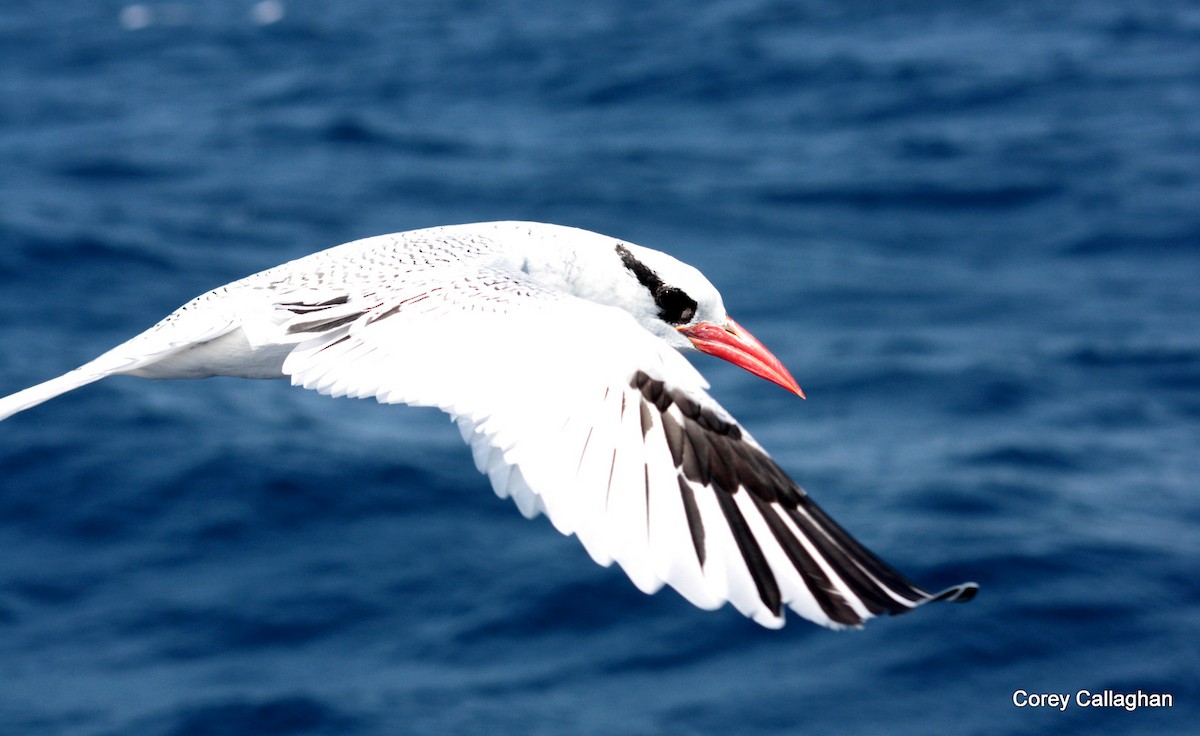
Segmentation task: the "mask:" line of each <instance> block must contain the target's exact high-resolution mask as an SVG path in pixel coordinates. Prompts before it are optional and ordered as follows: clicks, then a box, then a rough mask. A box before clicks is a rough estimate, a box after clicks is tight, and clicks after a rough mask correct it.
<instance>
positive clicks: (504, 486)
mask: <svg viewBox="0 0 1200 736" xmlns="http://www.w3.org/2000/svg"><path fill="white" fill-rule="evenodd" d="M693 350H699V351H701V352H704V353H708V354H710V355H715V356H717V357H719V358H723V359H725V360H727V361H729V362H731V363H733V364H735V365H738V366H741V367H742V368H745V369H746V370H748V371H750V372H751V373H754V374H756V375H758V376H761V377H763V378H765V379H767V380H769V381H773V382H774V383H777V384H779V385H780V386H782V387H783V388H785V389H787V390H788V391H791V392H792V393H795V394H797V395H800V396H803V395H804V394H803V393H802V392H801V390H800V387H799V386H798V385H797V384H796V381H795V379H793V378H792V376H791V374H789V373H788V371H787V369H786V368H784V367H783V365H782V364H781V363H780V362H779V360H778V359H777V358H776V357H775V356H774V355H772V354H771V352H770V351H768V350H767V349H766V348H765V347H763V345H762V344H761V343H760V342H758V341H757V340H756V339H755V338H754V337H753V336H751V334H750V333H749V332H747V331H746V329H745V328H743V327H742V326H741V325H739V324H738V323H736V322H734V321H733V320H732V319H731V318H730V317H729V315H728V314H726V312H725V306H724V304H723V303H722V300H721V295H720V294H719V293H718V292H717V290H716V288H715V287H714V286H713V285H712V284H711V283H709V281H708V279H706V278H705V277H704V276H703V275H702V274H701V273H700V272H699V271H697V270H696V269H695V268H692V267H691V266H688V265H687V264H684V263H681V262H680V261H678V260H676V259H675V258H672V257H671V256H669V255H667V254H665V253H662V252H659V251H656V250H651V249H649V248H644V247H641V246H638V245H634V244H632V243H627V242H623V241H621V240H618V239H616V238H612V237H608V236H605V235H600V234H598V233H593V232H589V231H586V230H580V229H576V228H571V227H565V226H561V225H549V224H542V223H531V222H492V223H476V224H469V225H452V226H446V227H435V228H428V229H423V230H413V231H409V232H403V233H396V234H392V235H381V236H377V237H372V238H366V239H363V240H358V241H354V242H351V243H346V244H344V245H340V246H337V247H335V248H330V249H329V250H325V251H321V252H319V253H315V254H313V255H310V256H307V257H305V258H300V259H298V260H295V261H291V262H289V263H285V264H283V265H280V266H276V267H275V268H271V269H268V270H266V271H262V272H261V273H257V274H254V275H252V276H249V277H247V278H244V279H241V280H240V281H234V282H233V283H230V284H227V285H226V286H222V287H220V288H218V289H214V290H213V291H210V292H208V293H207V294H204V295H202V296H200V297H197V298H196V299H193V300H192V301H190V302H188V303H187V304H185V305H184V306H182V307H180V308H179V309H178V310H176V311H175V312H173V313H171V314H170V315H168V316H167V317H166V318H165V319H163V320H162V321H161V322H159V323H158V324H156V325H155V326H153V327H151V328H150V329H149V330H147V331H145V332H143V333H142V334H140V335H138V336H136V337H134V338H133V339H131V340H129V341H127V342H125V343H122V344H121V345H118V346H117V347H115V348H113V349H112V350H110V351H108V352H107V353H104V354H103V355H101V356H100V357H98V358H96V359H95V360H93V361H91V362H89V363H86V364H84V365H82V366H80V367H79V368H76V369H75V370H73V371H70V372H69V373H66V374H64V375H62V376H59V377H58V378H54V379H51V380H49V381H46V382H45V383H41V384H38V385H36V386H33V387H31V388H28V389H25V390H24V391H20V392H17V393H15V394H12V395H10V396H7V397H4V398H0V420H3V419H6V418H8V417H9V416H11V415H13V414H16V413H17V412H20V411H24V410H25V409H28V408H30V407H32V406H35V405H37V404H40V403H42V402H43V401H46V400H48V399H51V398H53V397H55V396H58V395H60V394H62V393H65V392H67V391H70V390H72V389H76V388H79V387H80V386H84V385H86V384H89V383H91V382H93V381H97V380H99V379H101V378H105V377H106V376H113V375H129V376H138V377H142V378H203V377H208V376H238V377H246V378H289V379H290V380H291V382H292V383H293V384H294V385H297V386H303V387H304V388H308V389H313V390H315V391H319V392H321V393H323V394H328V395H330V396H351V397H358V398H366V397H374V398H376V399H377V400H379V401H380V402H382V403H387V404H411V405H416V406H433V407H437V408H439V409H441V410H443V411H445V412H446V413H448V414H449V415H450V416H451V418H452V419H453V421H455V422H456V423H457V425H458V428H459V430H460V431H461V433H462V436H463V439H464V440H465V441H466V442H467V444H468V445H470V447H471V451H472V453H473V455H474V459H475V465H476V466H477V467H478V468H479V470H480V472H482V473H485V474H486V475H487V476H488V478H489V479H490V480H491V483H492V487H493V488H494V489H495V491H496V493H497V494H498V495H499V496H500V497H502V498H504V497H507V498H511V499H513V501H514V502H515V503H516V505H517V508H518V509H519V510H520V511H521V513H522V514H524V515H525V516H526V517H529V518H532V517H534V516H536V515H538V514H539V513H541V514H545V515H546V516H547V517H548V518H549V520H550V522H551V523H552V524H553V525H554V526H555V528H557V529H558V530H559V531H560V532H562V533H563V534H567V535H571V534H574V535H575V536H577V537H578V538H579V541H580V542H582V543H583V546H584V547H585V548H586V550H587V552H588V554H590V555H591V557H592V559H594V560H595V561H596V562H598V563H599V564H601V565H606V566H607V565H611V564H612V563H613V562H617V563H618V564H619V565H620V566H621V567H622V568H623V569H624V571H625V572H626V573H627V574H628V575H629V578H630V579H631V580H632V581H633V583H634V585H636V586H637V587H638V588H639V589H641V590H642V591H645V592H646V593H653V592H655V591H657V590H658V589H659V588H661V587H662V586H663V584H664V583H665V584H667V585H670V586H671V587H673V588H675V589H676V590H677V591H679V593H680V594H681V595H683V597H684V598H686V599H687V600H688V601H690V602H692V603H693V604H695V605H697V606H699V607H701V608H704V609H715V608H718V607H720V606H721V605H723V604H725V603H726V602H728V603H731V604H732V605H733V606H734V607H735V608H736V609H737V610H738V611H740V612H741V613H743V614H744V615H746V616H749V617H750V618H751V619H753V620H754V621H756V622H757V623H759V624H761V625H763V626H767V627H771V628H777V627H780V626H782V625H783V623H784V610H785V609H786V608H790V609H792V610H793V611H794V612H795V613H797V614H799V615H800V616H802V617H804V618H807V619H809V620H811V621H814V622H816V623H818V624H821V625H824V626H828V627H831V628H839V629H840V628H848V627H858V626H861V625H862V624H863V623H864V622H865V621H866V620H868V619H870V618H873V617H875V616H878V615H881V614H884V613H887V614H899V613H904V612H906V611H910V610H912V609H914V608H916V607H918V606H920V605H922V604H924V603H928V602H930V601H938V600H952V601H966V600H970V599H971V598H972V597H973V596H974V594H975V592H976V589H977V586H976V585H975V584H974V583H963V584H960V585H956V586H953V587H951V588H947V589H946V590H943V591H941V592H938V593H931V592H928V591H926V590H923V589H922V588H920V587H918V586H916V585H914V584H913V583H912V582H910V581H909V580H908V579H907V578H905V577H904V576H903V575H901V574H900V573H899V572H897V571H896V570H895V569H893V568H892V567H891V566H889V565H888V564H887V563H885V562H883V561H882V560H881V559H880V558H879V557H877V556H876V555H875V554H873V553H872V552H870V551H869V550H868V549H867V548H866V547H864V546H863V545H862V544H860V543H859V542H858V541H856V540H855V539H854V538H853V537H851V536H850V535H849V534H848V533H847V532H846V531H845V530H843V529H842V527H841V526H839V525H838V524H837V523H836V522H834V521H833V520H832V519H831V518H829V516H827V515H826V514H825V513H824V512H823V511H822V510H821V509H820V508H819V507H818V506H817V505H816V504H815V503H814V502H813V501H812V499H811V498H809V496H808V494H807V493H806V492H805V491H804V490H803V489H802V488H801V487H800V486H799V485H798V484H797V483H796V482H795V481H793V480H792V479H791V478H789V477H788V475H787V474H786V473H785V472H784V471H783V470H782V469H781V468H780V467H779V465H777V464H776V463H775V462H774V461H773V460H772V459H771V458H770V456H769V455H767V453H766V451H765V450H763V448H762V447H761V446H760V445H759V444H758V443H757V442H755V441H754V439H753V438H752V437H751V436H750V433H749V432H747V431H746V430H745V429H743V428H742V426H741V425H739V424H738V422H737V421H736V420H735V419H734V418H733V417H732V416H730V414H729V413H728V412H726V411H725V409H724V408H722V407H721V405H720V404H718V403H717V402H716V401H715V400H714V399H713V398H712V397H710V396H709V395H708V393H707V391H706V389H707V388H708V384H707V382H706V381H705V380H704V379H703V378H702V377H701V376H700V374H699V373H698V372H697V371H696V369H695V368H694V367H693V366H692V364H691V363H689V362H688V361H687V359H685V358H684V357H683V355H682V354H681V351H693Z"/></svg>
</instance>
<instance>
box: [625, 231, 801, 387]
mask: <svg viewBox="0 0 1200 736" xmlns="http://www.w3.org/2000/svg"><path fill="white" fill-rule="evenodd" d="M613 250H614V252H615V255H616V257H617V258H618V259H619V261H620V264H621V266H622V267H623V269H624V272H625V273H624V275H623V277H622V282H623V283H622V287H623V288H622V289H621V292H622V293H623V294H625V295H627V297H626V299H625V302H626V303H624V304H622V305H621V306H623V307H625V308H626V310H627V311H629V312H630V313H631V314H632V315H633V316H634V318H636V319H637V320H638V321H639V322H640V323H641V324H642V326H643V327H645V328H646V329H647V330H649V331H650V332H652V333H654V334H655V335H657V336H659V337H661V338H662V339H663V340H665V341H666V342H667V343H669V344H670V345H672V346H673V347H675V348H677V349H679V350H699V351H701V352H703V353H708V354H709V355H715V356H716V357H718V358H722V359H724V360H727V361H729V362H730V363H733V364H734V365H737V366H740V367H742V368H745V369H746V370H748V371H750V372H751V373H753V374H755V375H757V376H761V377H762V378H765V379H767V380H768V381H772V382H773V383H777V384H779V385H780V386H782V387H783V388H785V389H787V390H788V391H791V392H792V393H794V394H797V395H798V396H800V397H801V398H804V392H803V391H801V390H800V386H799V385H798V384H797V383H796V379H794V378H792V374H791V373H788V370H787V368H784V367H783V364H782V363H780V362H779V359H778V358H776V357H775V356H774V355H773V354H772V353H771V351H769V350H767V349H766V348H765V347H764V346H763V344H762V343H760V342H759V341H758V340H756V339H755V338H754V336H753V335H751V334H750V333H749V332H748V331H747V330H746V329H745V328H744V327H742V326H741V325H739V324H738V323H737V322H734V321H733V319H732V318H731V317H730V316H729V315H728V314H727V313H726V312H725V304H724V302H723V301H722V300H721V294H720V293H719V292H718V291H717V289H716V287H715V286H713V285H712V283H710V282H709V280H708V279H707V278H705V277H704V274H702V273H700V272H699V271H698V270H696V269H695V268H693V267H691V266H689V265H687V264H686V263H683V262H681V261H679V260H676V259H675V258H672V257H671V256H669V255H667V254H666V253H662V252H660V251H656V250H652V249H650V248H644V247H642V246H638V245H634V244H632V243H616V244H615V246H614V247H613Z"/></svg>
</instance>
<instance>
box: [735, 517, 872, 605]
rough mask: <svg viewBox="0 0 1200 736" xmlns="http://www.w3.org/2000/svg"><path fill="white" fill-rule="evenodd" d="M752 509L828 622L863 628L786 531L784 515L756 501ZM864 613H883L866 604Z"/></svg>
mask: <svg viewBox="0 0 1200 736" xmlns="http://www.w3.org/2000/svg"><path fill="white" fill-rule="evenodd" d="M754 505H755V506H756V507H757V508H758V511H759V513H761V514H762V516H763V519H765V520H766V522H767V528H769V529H770V530H771V534H772V535H774V537H775V541H777V542H779V546H780V547H781V548H782V549H783V553H784V554H785V555H787V558H788V561H789V562H791V563H792V567H794V568H796V572H797V573H799V574H800V579H801V580H803V581H804V587H806V588H807V589H808V592H809V593H810V594H811V595H812V597H813V600H815V601H816V602H817V605H818V606H819V607H820V608H821V611H822V612H823V613H824V614H825V615H826V616H828V617H829V620H831V621H834V622H836V623H839V624H844V625H846V626H858V625H860V624H862V622H863V619H862V617H860V616H859V615H858V613H856V612H855V611H854V609H853V608H851V607H850V604H849V603H847V602H846V599H845V598H844V597H843V596H842V594H841V593H839V592H838V591H837V589H836V588H835V587H834V585H833V583H832V582H830V580H829V576H828V575H826V574H825V571H824V570H823V569H821V566H820V564H818V563H817V561H816V560H815V559H813V557H812V555H810V554H809V553H808V550H806V549H805V548H804V545H803V544H801V543H800V540H799V539H797V538H796V537H795V535H794V534H793V533H792V530H791V529H789V528H788V526H787V524H785V523H784V521H783V519H782V518H781V517H780V516H779V514H780V513H785V512H783V511H782V510H781V509H779V508H778V507H777V506H774V505H773V504H768V503H766V502H765V501H762V500H761V499H759V498H754ZM867 609H868V610H869V611H871V612H872V613H879V612H880V611H882V610H884V609H883V608H880V607H878V606H877V605H876V604H873V603H871V602H867Z"/></svg>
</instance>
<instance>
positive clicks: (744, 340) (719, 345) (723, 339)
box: [678, 319, 804, 399]
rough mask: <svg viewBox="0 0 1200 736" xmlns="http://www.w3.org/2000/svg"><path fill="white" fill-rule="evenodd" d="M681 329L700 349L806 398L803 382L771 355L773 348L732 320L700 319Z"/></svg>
mask: <svg viewBox="0 0 1200 736" xmlns="http://www.w3.org/2000/svg"><path fill="white" fill-rule="evenodd" d="M678 330H679V331H680V332H681V333H683V335H684V336H685V337H687V339H689V340H691V341H692V344H693V345H695V346H696V349H698V350H699V351H700V352H702V353H708V354H709V355H715V356H717V357H718V358H722V359H724V360H728V361H729V362H730V363H733V364H734V365H736V366H740V367H742V368H745V369H746V370H748V371H750V372H751V373H753V374H754V375H756V376H761V377H763V378H765V379H767V380H768V381H771V382H772V383H777V384H779V385H780V386H783V387H784V388H786V389H787V390H788V391H791V392H792V393H794V394H796V395H797V396H799V397H800V398H802V399H803V398H804V392H803V391H801V390H800V385H799V384H797V383H796V379H794V378H792V374H791V373H788V370H787V368H784V367H783V363H780V362H779V358H776V357H775V356H774V355H772V354H771V351H770V350H767V349H766V348H765V347H763V344H762V343H761V342H759V341H758V340H756V339H754V335H751V334H750V333H749V332H747V331H746V329H745V328H744V327H742V326H741V325H739V324H738V323H737V322H734V321H733V320H732V319H730V320H729V321H728V322H727V323H726V324H725V326H724V327H721V326H718V325H714V324H713V323H712V322H701V323H699V324H697V325H692V326H691V327H680V328H678Z"/></svg>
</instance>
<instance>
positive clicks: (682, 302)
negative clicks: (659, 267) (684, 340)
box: [617, 243, 696, 325]
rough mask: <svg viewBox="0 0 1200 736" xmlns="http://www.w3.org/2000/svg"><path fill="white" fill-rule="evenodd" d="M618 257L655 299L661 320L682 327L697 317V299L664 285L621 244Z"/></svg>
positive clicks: (680, 290)
mask: <svg viewBox="0 0 1200 736" xmlns="http://www.w3.org/2000/svg"><path fill="white" fill-rule="evenodd" d="M617 255H619V256H620V257H621V263H623V264H625V268H628V269H629V270H630V271H631V272H632V273H633V275H634V276H635V277H637V280H638V283H639V284H641V285H642V286H644V287H646V290H647V291H649V292H650V294H651V295H652V296H653V297H654V303H655V305H657V306H658V318H659V319H661V320H662V321H664V322H667V323H669V324H673V325H682V324H686V323H688V322H690V321H691V319H692V317H694V316H696V300H695V299H693V298H691V297H690V296H688V295H687V294H686V293H685V292H684V291H683V290H682V289H679V288H676V287H674V286H667V285H666V284H664V283H663V280H662V279H660V278H659V277H658V274H656V273H654V271H652V270H651V269H650V267H649V266H647V265H646V264H644V263H642V262H641V261H639V260H638V259H637V258H635V257H634V255H633V254H632V253H630V252H629V249H628V248H626V247H625V246H624V245H621V244H620V243H617Z"/></svg>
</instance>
